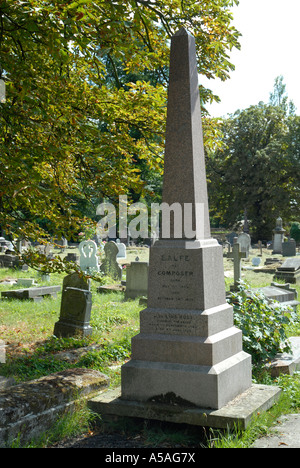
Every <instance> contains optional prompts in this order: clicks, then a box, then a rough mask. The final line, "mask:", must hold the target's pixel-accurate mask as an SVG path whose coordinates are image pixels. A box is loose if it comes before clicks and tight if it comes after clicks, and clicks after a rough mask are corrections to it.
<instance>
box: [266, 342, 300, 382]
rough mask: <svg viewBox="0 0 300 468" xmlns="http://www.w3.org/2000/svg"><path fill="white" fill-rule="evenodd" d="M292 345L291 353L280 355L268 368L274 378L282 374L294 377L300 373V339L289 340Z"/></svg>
mask: <svg viewBox="0 0 300 468" xmlns="http://www.w3.org/2000/svg"><path fill="white" fill-rule="evenodd" d="M289 341H290V343H291V353H282V354H278V355H277V356H276V357H275V358H274V359H273V360H272V362H271V363H270V365H269V366H268V368H269V370H270V373H271V375H272V377H278V376H279V375H280V374H288V375H293V374H294V372H299V371H300V337H299V336H292V337H290V338H289Z"/></svg>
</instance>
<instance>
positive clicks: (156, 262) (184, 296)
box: [148, 249, 202, 309]
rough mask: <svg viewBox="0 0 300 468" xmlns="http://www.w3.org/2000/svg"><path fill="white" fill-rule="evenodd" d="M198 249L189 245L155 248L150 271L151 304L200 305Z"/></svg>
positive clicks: (177, 307) (149, 296) (184, 307)
mask: <svg viewBox="0 0 300 468" xmlns="http://www.w3.org/2000/svg"><path fill="white" fill-rule="evenodd" d="M199 253H200V251H198V252H197V251H195V250H186V249H153V251H152V258H151V261H150V272H149V280H150V281H149V294H148V298H149V299H148V306H149V307H166V308H173V309H197V308H199V307H200V303H199V301H197V299H198V298H199V297H200V296H201V293H202V291H201V290H200V288H201V285H202V282H201V281H199V279H200V278H199V273H200V272H199V269H200V262H199V260H200V259H199Z"/></svg>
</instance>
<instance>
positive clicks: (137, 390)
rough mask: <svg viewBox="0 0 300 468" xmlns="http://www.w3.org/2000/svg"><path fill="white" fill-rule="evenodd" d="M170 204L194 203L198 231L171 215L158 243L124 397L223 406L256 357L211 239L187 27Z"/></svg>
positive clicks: (179, 53) (171, 151) (173, 74)
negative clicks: (236, 318) (237, 319)
mask: <svg viewBox="0 0 300 468" xmlns="http://www.w3.org/2000/svg"><path fill="white" fill-rule="evenodd" d="M163 201H164V203H165V204H166V205H167V206H169V205H173V206H174V204H177V205H178V204H179V205H180V207H182V209H183V211H184V212H185V210H186V208H187V207H188V208H189V210H187V212H188V213H189V215H190V217H192V219H193V223H192V226H193V231H194V235H192V236H187V235H186V232H185V227H186V226H185V224H186V221H187V217H186V216H182V218H180V216H179V218H177V219H176V220H175V221H174V222H173V218H172V221H171V223H170V224H171V228H170V235H169V238H162V239H161V240H159V241H157V242H156V243H155V245H154V246H153V247H152V248H151V251H150V263H149V285H148V307H147V309H145V310H143V311H141V315H140V334H138V335H137V336H135V337H134V338H133V339H132V359H131V361H129V362H128V363H126V364H125V365H124V366H122V378H121V383H122V394H121V399H123V400H131V401H132V400H133V401H140V402H147V401H156V400H158V401H161V399H162V398H163V399H164V401H166V399H168V398H169V397H170V395H172V397H174V395H175V397H176V398H177V400H176V401H181V402H183V401H185V402H189V403H192V404H194V405H196V406H198V407H203V408H213V409H218V408H221V407H223V406H224V405H226V403H228V402H229V401H230V400H232V399H233V398H235V397H236V396H237V395H239V394H241V393H242V392H244V391H245V390H246V389H248V388H249V387H251V380H252V379H251V357H250V356H249V355H248V354H246V353H244V352H243V351H242V333H241V331H240V330H238V329H236V328H235V327H234V326H233V312H232V307H231V306H229V305H228V304H227V302H226V296H225V283H224V269H223V254H222V247H221V246H219V244H218V242H217V241H216V240H215V239H212V238H211V237H210V226H209V212H208V198H207V184H206V174H205V159H204V150H203V138H202V126H201V110H200V98H199V86H198V74H197V60H196V48H195V39H194V37H193V36H191V35H190V34H188V33H187V31H186V30H185V29H181V30H180V31H179V32H178V33H177V34H176V35H175V36H173V38H172V45H171V64H170V87H169V101H168V117H167V132H166V150H165V170H164V185H163ZM163 216H164V215H163ZM180 223H181V224H182V226H178V224H180ZM180 227H182V228H183V229H182V235H181V236H180V237H179V236H178V232H180V229H179V228H180Z"/></svg>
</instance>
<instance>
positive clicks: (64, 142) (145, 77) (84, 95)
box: [0, 0, 239, 239]
mask: <svg viewBox="0 0 300 468" xmlns="http://www.w3.org/2000/svg"><path fill="white" fill-rule="evenodd" d="M235 3H238V2H237V0H215V1H214V2H211V1H208V0H207V1H206V0H203V1H201V2H195V1H191V0H181V1H180V0H168V1H165V2H161V1H160V0H151V1H150V0H122V1H120V0H115V1H114V0H94V1H92V0H84V1H82V0H78V1H72V0H66V1H61V0H54V1H51V2H50V1H48V0H27V1H26V0H24V1H21V0H0V66H1V68H2V69H3V70H4V75H3V76H4V78H5V81H6V85H7V101H6V103H5V104H0V226H1V227H2V229H4V230H5V231H6V233H9V234H11V235H12V236H14V237H15V236H20V237H32V238H35V239H36V238H38V237H44V236H45V235H46V233H47V232H50V233H53V232H55V233H56V234H59V233H61V234H64V235H65V236H66V237H68V236H70V235H72V234H74V233H76V232H77V231H78V229H79V226H80V229H79V230H83V228H82V225H83V223H84V222H85V221H86V222H88V219H86V220H84V219H83V216H82V213H81V211H82V209H83V208H84V207H85V206H86V205H85V200H87V199H88V200H90V201H91V202H93V203H96V202H97V200H99V199H100V200H101V199H102V198H104V197H106V198H111V199H113V198H114V197H116V196H117V195H119V194H122V193H128V191H131V192H133V193H142V191H143V189H144V188H145V185H146V181H145V180H143V176H142V173H141V161H142V162H143V166H142V167H144V168H145V170H147V171H150V172H151V173H152V172H154V173H159V172H161V171H162V155H163V146H164V131H165V119H166V98H167V80H168V63H169V39H170V36H171V35H172V34H174V33H175V32H176V31H177V30H178V29H179V28H181V27H182V26H185V27H186V28H187V29H189V30H190V32H191V33H192V34H194V35H195V37H196V41H197V50H198V56H199V67H200V70H201V73H202V74H203V75H205V76H206V77H208V78H213V77H219V78H221V79H222V80H225V79H227V78H228V76H229V73H230V71H231V70H232V69H233V68H234V67H233V65H232V64H231V63H230V61H229V55H228V54H229V51H230V50H231V49H232V48H234V47H239V43H238V38H239V33H238V32H237V31H236V29H235V28H234V27H233V26H232V24H231V23H232V19H233V18H232V13H231V11H230V8H231V7H232V6H233V4H235ZM132 75H134V76H135V79H132V80H131V78H130V76H132ZM109 77H110V78H109ZM137 77H140V78H138V79H137ZM202 99H203V103H205V102H207V101H209V100H214V99H215V100H216V99H217V97H216V96H214V95H213V93H212V92H211V91H210V90H207V89H202ZM206 127H207V132H206V135H207V144H208V146H209V145H210V144H212V138H211V137H212V135H214V132H215V131H216V127H215V124H214V122H213V123H212V124H211V125H207V126H206ZM79 208H80V209H79Z"/></svg>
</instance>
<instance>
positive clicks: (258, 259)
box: [252, 257, 261, 267]
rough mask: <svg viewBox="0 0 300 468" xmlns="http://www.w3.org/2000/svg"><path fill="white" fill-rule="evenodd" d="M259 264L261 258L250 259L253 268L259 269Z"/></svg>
mask: <svg viewBox="0 0 300 468" xmlns="http://www.w3.org/2000/svg"><path fill="white" fill-rule="evenodd" d="M260 264H261V258H259V257H254V258H252V265H253V266H254V267H259V265H260Z"/></svg>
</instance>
